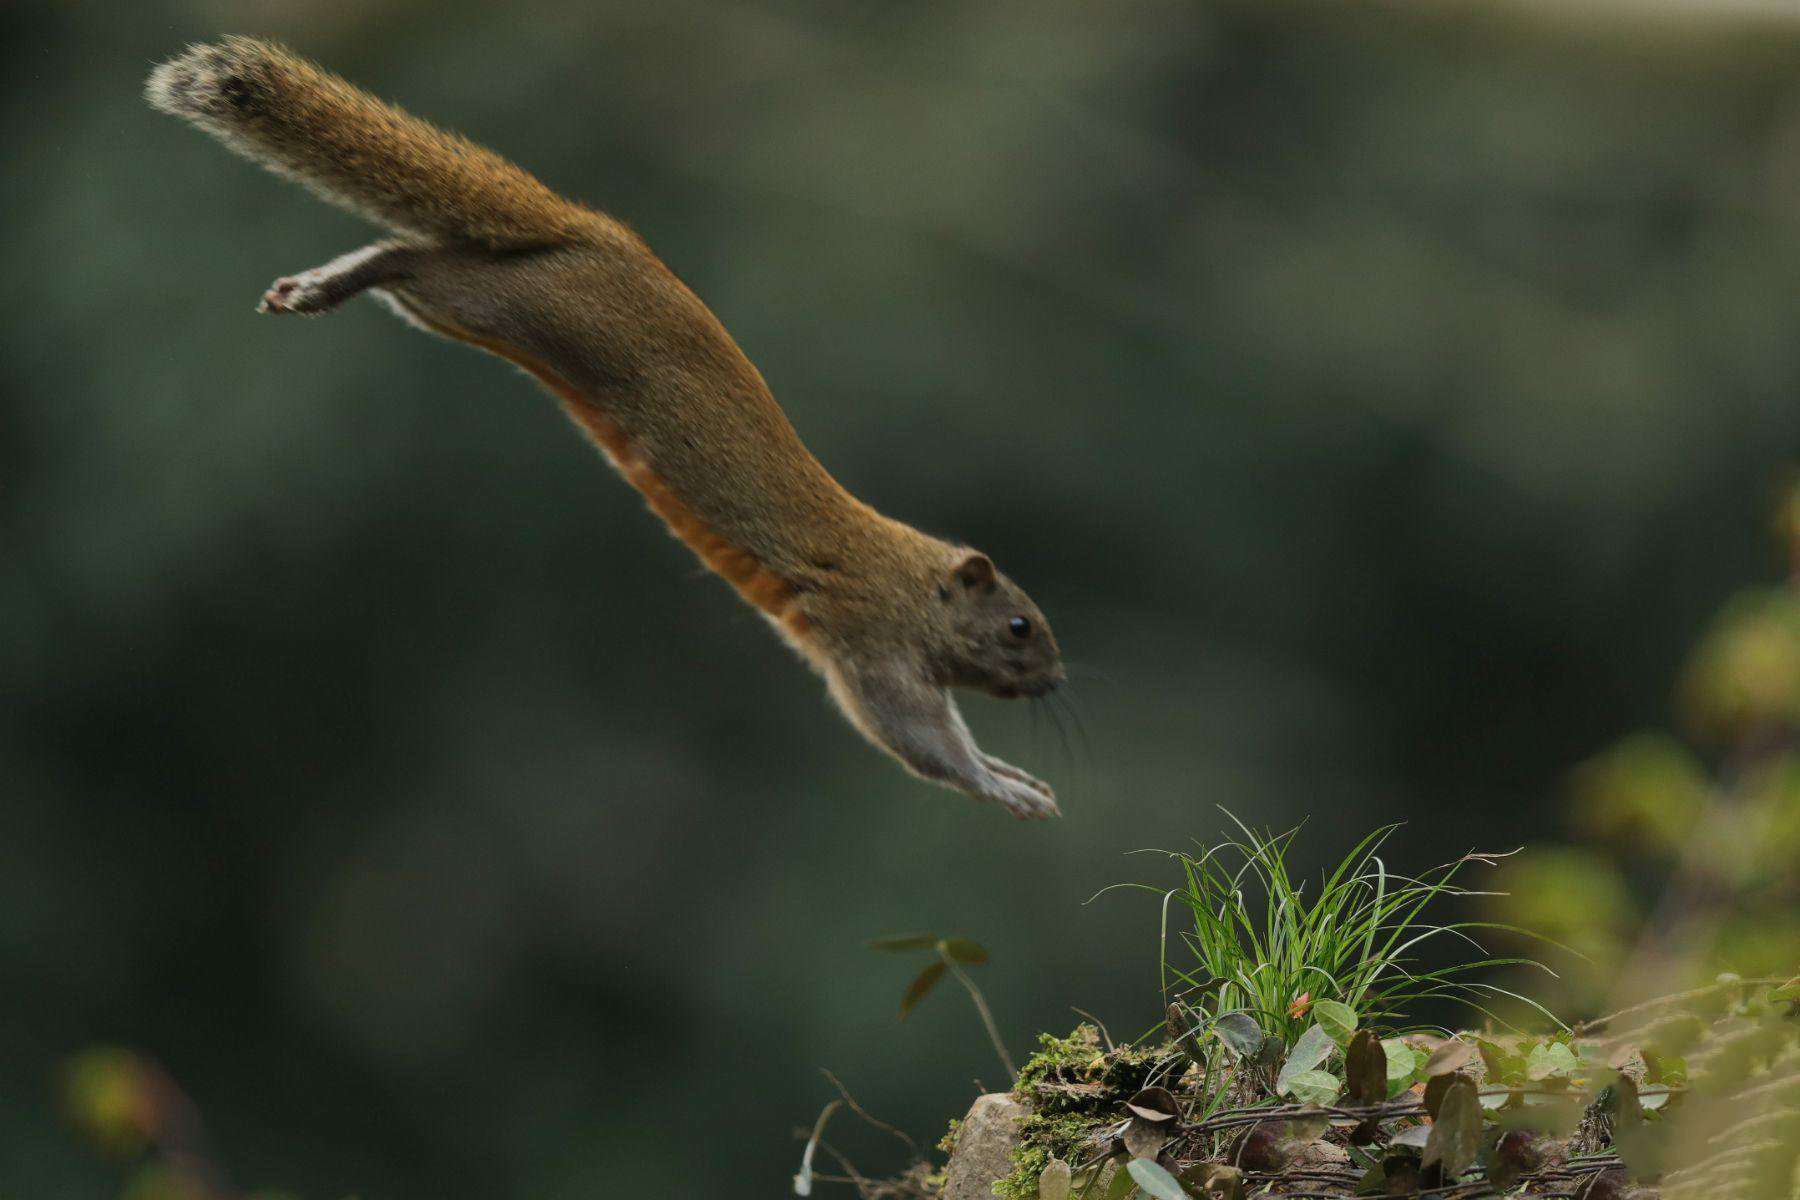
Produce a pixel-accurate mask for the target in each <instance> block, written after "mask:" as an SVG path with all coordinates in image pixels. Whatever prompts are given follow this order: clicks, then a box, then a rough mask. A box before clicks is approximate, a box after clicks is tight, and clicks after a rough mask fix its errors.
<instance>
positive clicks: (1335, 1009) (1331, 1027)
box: [1312, 1000, 1356, 1046]
mask: <svg viewBox="0 0 1800 1200" xmlns="http://www.w3.org/2000/svg"><path fill="white" fill-rule="evenodd" d="M1312 1015H1313V1020H1315V1021H1317V1022H1318V1023H1319V1028H1321V1029H1323V1030H1324V1031H1325V1032H1326V1033H1327V1034H1328V1035H1329V1036H1330V1038H1331V1040H1332V1041H1334V1042H1336V1043H1337V1044H1338V1045H1340V1046H1346V1045H1348V1044H1349V1043H1350V1036H1351V1035H1352V1034H1354V1033H1355V1032H1356V1010H1355V1009H1354V1008H1351V1007H1350V1006H1349V1005H1348V1004H1344V1003H1342V1002H1340V1001H1337V1000H1318V1001H1315V1002H1314V1003H1313V1006H1312Z"/></svg>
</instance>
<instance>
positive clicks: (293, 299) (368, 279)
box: [256, 242, 423, 316]
mask: <svg viewBox="0 0 1800 1200" xmlns="http://www.w3.org/2000/svg"><path fill="white" fill-rule="evenodd" d="M421 253H423V250H422V249H421V248H420V247H418V246H411V245H406V244H404V243H395V242H377V243H376V244H375V245H373V246H364V247H363V248H362V249H361V250H352V251H351V252H350V253H348V254H345V255H341V256H339V257H338V258H335V259H333V260H332V261H330V262H328V263H326V264H325V265H324V266H322V267H314V268H313V269H312V270H310V271H302V272H300V273H299V274H298V275H283V276H282V277H281V278H280V279H277V280H276V281H275V282H274V283H272V284H270V285H269V290H268V291H266V292H264V293H263V297H262V302H261V303H260V304H258V305H257V306H256V311H257V312H264V313H298V314H300V315H302V316H317V315H318V314H320V313H328V312H330V311H331V310H332V309H334V308H336V307H337V306H338V305H340V304H342V303H343V302H344V301H346V300H348V299H350V297H352V296H354V295H356V294H357V293H359V292H364V291H367V290H368V289H369V288H372V287H382V286H384V285H386V284H392V283H398V282H400V281H401V280H403V279H405V278H406V277H407V275H408V274H409V273H410V271H411V270H412V268H413V267H415V266H416V265H417V264H418V262H419V256H420V254H421Z"/></svg>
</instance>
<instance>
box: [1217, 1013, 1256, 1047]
mask: <svg viewBox="0 0 1800 1200" xmlns="http://www.w3.org/2000/svg"><path fill="white" fill-rule="evenodd" d="M1213 1032H1214V1033H1216V1034H1218V1035H1219V1040H1220V1041H1222V1042H1224V1043H1225V1044H1226V1045H1227V1046H1229V1047H1230V1048H1231V1052H1232V1053H1233V1054H1235V1055H1237V1056H1238V1057H1239V1058H1251V1057H1253V1056H1254V1055H1255V1054H1256V1052H1257V1051H1258V1050H1260V1049H1262V1044H1263V1036H1264V1035H1263V1031H1262V1026H1261V1025H1258V1024H1257V1023H1256V1018H1255V1017H1253V1016H1251V1015H1250V1014H1249V1013H1247V1012H1228V1013H1226V1014H1225V1015H1224V1016H1222V1017H1220V1018H1219V1019H1218V1020H1217V1021H1214V1022H1213Z"/></svg>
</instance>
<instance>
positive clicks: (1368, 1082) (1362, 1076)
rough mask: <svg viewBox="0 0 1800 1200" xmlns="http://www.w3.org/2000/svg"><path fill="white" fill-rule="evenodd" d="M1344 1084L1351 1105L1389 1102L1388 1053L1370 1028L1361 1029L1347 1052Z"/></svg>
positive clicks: (1352, 1039) (1345, 1055)
mask: <svg viewBox="0 0 1800 1200" xmlns="http://www.w3.org/2000/svg"><path fill="white" fill-rule="evenodd" d="M1344 1082H1345V1084H1346V1085H1347V1086H1348V1088H1349V1091H1350V1102H1351V1103H1352V1104H1380V1103H1381V1102H1382V1101H1383V1100H1385V1099H1387V1051H1385V1050H1383V1049H1382V1048H1381V1039H1379V1038H1377V1037H1376V1036H1375V1034H1374V1033H1373V1032H1372V1031H1370V1030H1367V1029H1359V1030H1357V1031H1356V1033H1355V1034H1354V1035H1353V1036H1352V1037H1351V1038H1350V1048H1349V1049H1347V1050H1346V1051H1344Z"/></svg>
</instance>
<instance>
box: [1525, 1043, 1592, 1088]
mask: <svg viewBox="0 0 1800 1200" xmlns="http://www.w3.org/2000/svg"><path fill="white" fill-rule="evenodd" d="M1581 1069H1582V1068H1581V1060H1580V1059H1579V1058H1576V1057H1575V1052H1574V1051H1573V1050H1571V1049H1569V1047H1568V1045H1567V1044H1565V1043H1563V1042H1545V1043H1544V1044H1542V1045H1539V1046H1533V1047H1532V1048H1531V1053H1530V1054H1527V1055H1526V1056H1525V1078H1527V1079H1529V1080H1531V1081H1533V1082H1537V1081H1538V1080H1543V1079H1551V1078H1557V1079H1567V1078H1569V1077H1570V1076H1573V1075H1579V1074H1580V1073H1581Z"/></svg>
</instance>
